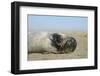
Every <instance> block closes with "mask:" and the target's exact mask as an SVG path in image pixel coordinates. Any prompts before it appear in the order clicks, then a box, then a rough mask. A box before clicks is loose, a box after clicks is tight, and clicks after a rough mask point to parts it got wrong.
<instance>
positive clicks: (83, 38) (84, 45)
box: [28, 32, 88, 61]
mask: <svg viewBox="0 0 100 76" xmlns="http://www.w3.org/2000/svg"><path fill="white" fill-rule="evenodd" d="M65 34H67V35H68V36H72V37H74V38H75V39H76V41H77V47H76V49H75V51H74V52H72V53H67V54H52V53H50V54H43V53H42V54H41V53H30V54H28V60H29V61H32V60H56V59H81V58H87V57H88V41H87V40H88V35H87V33H86V32H70V33H65Z"/></svg>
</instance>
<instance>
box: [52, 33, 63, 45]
mask: <svg viewBox="0 0 100 76" xmlns="http://www.w3.org/2000/svg"><path fill="white" fill-rule="evenodd" d="M52 37H53V41H54V42H55V43H56V44H58V45H59V44H60V43H61V42H62V40H63V39H62V37H61V35H59V34H57V33H54V34H53V35H52Z"/></svg>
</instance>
